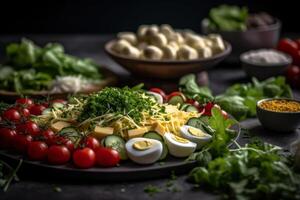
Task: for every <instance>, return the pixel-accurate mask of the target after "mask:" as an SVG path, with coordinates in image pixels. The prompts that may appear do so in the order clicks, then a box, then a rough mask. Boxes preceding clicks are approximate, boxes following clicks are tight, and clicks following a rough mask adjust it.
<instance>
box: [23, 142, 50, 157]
mask: <svg viewBox="0 0 300 200" xmlns="http://www.w3.org/2000/svg"><path fill="white" fill-rule="evenodd" d="M27 153H28V157H29V159H31V160H44V159H46V158H47V153H48V145H47V144H46V143H45V142H41V141H33V142H31V143H30V144H29V146H28V151H27Z"/></svg>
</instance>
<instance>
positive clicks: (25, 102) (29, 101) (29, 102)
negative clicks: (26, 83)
mask: <svg viewBox="0 0 300 200" xmlns="http://www.w3.org/2000/svg"><path fill="white" fill-rule="evenodd" d="M16 104H19V105H24V106H31V105H33V100H32V99H29V98H20V99H17V100H16Z"/></svg>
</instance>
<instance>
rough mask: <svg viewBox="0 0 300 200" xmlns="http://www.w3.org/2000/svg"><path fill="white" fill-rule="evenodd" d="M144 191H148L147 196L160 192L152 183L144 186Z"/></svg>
mask: <svg viewBox="0 0 300 200" xmlns="http://www.w3.org/2000/svg"><path fill="white" fill-rule="evenodd" d="M144 192H146V193H148V194H149V196H153V195H155V194H156V193H159V192H161V189H160V188H158V187H156V186H154V185H151V184H150V185H147V186H146V187H145V188H144Z"/></svg>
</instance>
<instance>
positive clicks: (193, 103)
mask: <svg viewBox="0 0 300 200" xmlns="http://www.w3.org/2000/svg"><path fill="white" fill-rule="evenodd" d="M185 103H188V104H191V105H193V106H195V107H197V108H199V107H200V104H199V102H198V101H195V100H194V99H187V100H186V102H185Z"/></svg>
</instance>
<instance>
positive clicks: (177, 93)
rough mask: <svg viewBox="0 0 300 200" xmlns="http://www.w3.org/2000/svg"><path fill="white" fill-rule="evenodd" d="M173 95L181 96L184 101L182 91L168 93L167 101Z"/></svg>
mask: <svg viewBox="0 0 300 200" xmlns="http://www.w3.org/2000/svg"><path fill="white" fill-rule="evenodd" d="M174 96H181V97H182V99H183V101H184V102H186V97H185V96H184V94H183V93H182V92H178V91H176V92H172V93H171V94H169V95H168V97H167V100H168V101H169V100H170V99H171V98H172V97H174Z"/></svg>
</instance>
